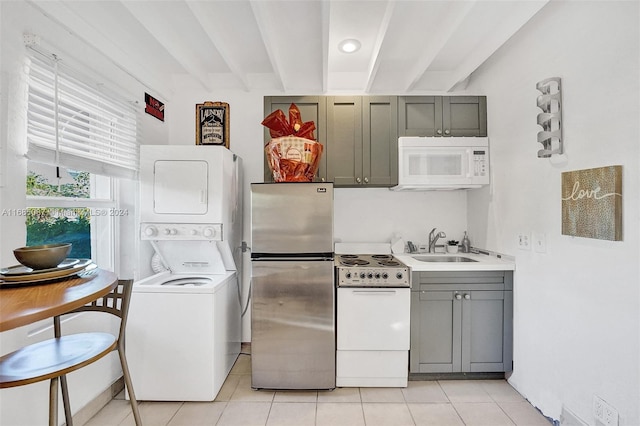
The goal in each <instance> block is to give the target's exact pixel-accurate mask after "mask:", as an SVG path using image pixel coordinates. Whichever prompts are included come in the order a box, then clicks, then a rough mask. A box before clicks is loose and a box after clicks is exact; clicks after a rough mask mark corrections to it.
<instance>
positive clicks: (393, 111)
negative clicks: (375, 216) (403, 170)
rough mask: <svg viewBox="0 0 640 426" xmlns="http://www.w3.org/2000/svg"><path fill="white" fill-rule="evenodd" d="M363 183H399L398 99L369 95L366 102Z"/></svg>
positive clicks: (384, 184) (382, 184) (363, 136)
mask: <svg viewBox="0 0 640 426" xmlns="http://www.w3.org/2000/svg"><path fill="white" fill-rule="evenodd" d="M362 104H363V105H362V116H363V119H362V121H363V123H362V127H363V135H362V139H363V148H362V149H363V162H362V164H363V171H362V174H363V183H365V184H368V185H369V186H381V187H385V186H387V187H390V186H394V185H397V184H398V120H397V115H398V98H397V97H396V96H367V97H364V98H363V102H362Z"/></svg>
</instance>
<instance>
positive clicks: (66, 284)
mask: <svg viewBox="0 0 640 426" xmlns="http://www.w3.org/2000/svg"><path fill="white" fill-rule="evenodd" d="M117 285H118V276H117V275H116V274H115V273H113V272H111V271H105V270H103V269H96V270H95V272H94V273H93V274H91V275H90V276H87V277H83V278H80V277H75V276H74V277H73V278H69V279H66V280H61V281H56V282H51V283H43V284H33V285H23V286H20V287H4V288H0V331H7V330H11V329H13V328H17V327H21V326H23V325H28V324H31V323H34V322H36V321H40V320H42V319H46V318H51V317H55V316H58V315H61V314H64V313H65V312H69V311H71V310H73V309H76V308H79V307H80V306H83V305H86V304H87V303H89V302H93V301H94V300H96V299H99V298H100V297H102V296H104V295H106V294H108V293H109V292H110V291H111V290H113V289H114V288H115V287H116V286H117Z"/></svg>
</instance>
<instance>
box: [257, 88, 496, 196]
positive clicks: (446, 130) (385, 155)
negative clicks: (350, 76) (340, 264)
mask: <svg viewBox="0 0 640 426" xmlns="http://www.w3.org/2000/svg"><path fill="white" fill-rule="evenodd" d="M292 103H295V104H296V105H297V106H298V108H299V109H300V112H301V113H302V119H303V121H311V120H313V121H314V122H315V123H316V139H317V141H318V142H320V143H322V144H323V145H324V152H323V154H322V157H321V159H320V166H319V168H318V173H317V174H316V179H315V180H316V181H322V182H324V181H328V182H333V183H334V185H335V186H336V187H352V188H363V187H392V186H395V185H397V184H398V136H445V137H446V136H486V135H487V99H486V97H485V96H266V97H265V98H264V115H265V116H267V115H268V114H270V113H271V112H273V111H275V110H278V109H281V110H282V111H283V112H284V113H285V115H288V112H289V106H290V105H291V104H292ZM269 140H271V137H270V136H269V130H268V129H266V128H265V129H264V142H265V144H266V143H268V142H269ZM264 181H265V182H273V177H272V175H271V170H270V169H269V165H268V163H267V160H266V155H265V162H264Z"/></svg>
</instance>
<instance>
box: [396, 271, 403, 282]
mask: <svg viewBox="0 0 640 426" xmlns="http://www.w3.org/2000/svg"><path fill="white" fill-rule="evenodd" d="M396 278H397V279H399V280H401V279H402V272H398V273H397V274H396Z"/></svg>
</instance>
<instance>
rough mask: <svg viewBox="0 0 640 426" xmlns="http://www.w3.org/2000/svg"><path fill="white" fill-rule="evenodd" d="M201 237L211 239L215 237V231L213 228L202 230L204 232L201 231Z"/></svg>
mask: <svg viewBox="0 0 640 426" xmlns="http://www.w3.org/2000/svg"><path fill="white" fill-rule="evenodd" d="M202 235H204V236H205V237H206V238H213V237H215V235H216V230H215V229H213V228H204V231H202Z"/></svg>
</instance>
